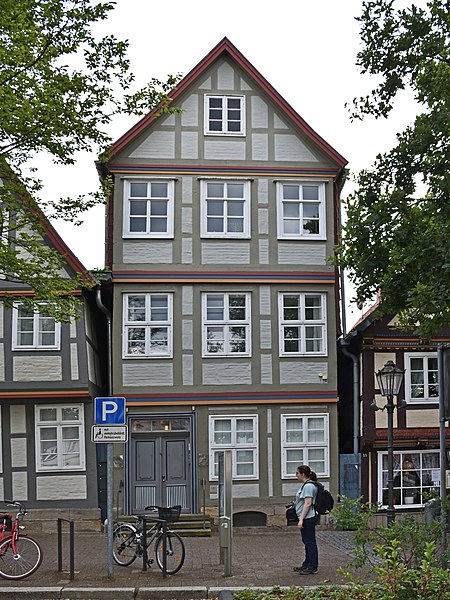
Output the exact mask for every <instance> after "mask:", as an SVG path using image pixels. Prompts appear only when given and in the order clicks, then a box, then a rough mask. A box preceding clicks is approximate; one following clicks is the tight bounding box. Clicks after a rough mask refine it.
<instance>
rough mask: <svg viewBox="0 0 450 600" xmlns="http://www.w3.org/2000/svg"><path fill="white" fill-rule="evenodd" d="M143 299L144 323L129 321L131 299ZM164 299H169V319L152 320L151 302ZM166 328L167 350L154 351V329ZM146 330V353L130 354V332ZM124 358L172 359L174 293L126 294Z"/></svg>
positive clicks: (124, 296)
mask: <svg viewBox="0 0 450 600" xmlns="http://www.w3.org/2000/svg"><path fill="white" fill-rule="evenodd" d="M132 296H133V297H142V298H144V312H145V318H144V320H142V321H133V320H129V319H128V302H129V299H130V298H131V297H132ZM158 297H164V298H166V299H167V319H164V320H152V316H151V315H152V306H151V302H152V299H153V298H158ZM158 327H159V328H166V329H167V348H166V349H165V350H163V351H160V352H158V351H154V350H152V344H151V331H152V328H158ZM133 328H135V329H144V340H143V341H144V348H145V351H144V353H142V354H134V353H132V352H129V347H128V341H129V340H128V331H129V330H130V329H133ZM122 338H123V348H122V357H123V358H141V359H148V358H172V356H173V293H171V292H154V293H153V292H151V293H149V292H135V293H131V292H129V293H126V294H124V295H123V335H122Z"/></svg>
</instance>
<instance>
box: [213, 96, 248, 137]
mask: <svg viewBox="0 0 450 600" xmlns="http://www.w3.org/2000/svg"><path fill="white" fill-rule="evenodd" d="M213 99H215V100H221V101H222V108H216V110H221V112H222V117H221V119H220V120H221V122H222V128H221V129H220V130H215V129H211V128H210V118H209V115H210V113H209V111H210V103H211V100H213ZM230 100H232V101H235V100H239V101H240V108H239V110H240V117H241V118H240V124H241V126H240V130H239V131H230V130H229V121H228V119H225V118H224V112H226V111H227V110H228V103H229V101H230ZM213 108H214V107H213ZM204 112H205V135H219V136H244V135H245V126H246V124H245V96H243V95H241V94H226V95H222V94H205V108H204Z"/></svg>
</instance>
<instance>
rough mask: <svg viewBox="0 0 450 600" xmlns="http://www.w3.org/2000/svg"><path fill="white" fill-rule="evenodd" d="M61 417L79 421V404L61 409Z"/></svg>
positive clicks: (66, 419)
mask: <svg viewBox="0 0 450 600" xmlns="http://www.w3.org/2000/svg"><path fill="white" fill-rule="evenodd" d="M61 418H62V420H63V421H79V420H80V409H79V408H78V407H77V406H73V407H63V408H62V410H61Z"/></svg>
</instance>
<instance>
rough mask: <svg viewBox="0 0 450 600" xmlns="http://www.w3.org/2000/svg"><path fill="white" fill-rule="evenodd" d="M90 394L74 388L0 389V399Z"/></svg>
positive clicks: (80, 396) (69, 396)
mask: <svg viewBox="0 0 450 600" xmlns="http://www.w3.org/2000/svg"><path fill="white" fill-rule="evenodd" d="M90 397H91V395H90V393H89V391H88V390H82V389H79V390H74V389H70V390H67V389H63V390H38V391H36V390H20V391H19V392H14V391H12V390H9V391H1V392H0V399H4V400H6V399H8V398H11V399H13V398H15V399H17V398H23V399H24V400H27V399H35V398H63V399H65V398H90Z"/></svg>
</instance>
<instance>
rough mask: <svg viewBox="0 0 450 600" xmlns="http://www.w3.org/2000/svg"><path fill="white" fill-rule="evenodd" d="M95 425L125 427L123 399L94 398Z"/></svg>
mask: <svg viewBox="0 0 450 600" xmlns="http://www.w3.org/2000/svg"><path fill="white" fill-rule="evenodd" d="M94 421H95V424H96V425H125V398H120V397H118V398H113V397H108V398H95V399H94Z"/></svg>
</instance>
